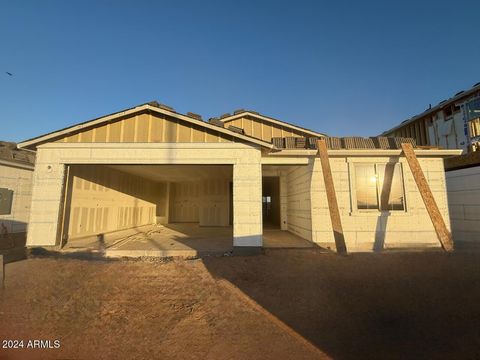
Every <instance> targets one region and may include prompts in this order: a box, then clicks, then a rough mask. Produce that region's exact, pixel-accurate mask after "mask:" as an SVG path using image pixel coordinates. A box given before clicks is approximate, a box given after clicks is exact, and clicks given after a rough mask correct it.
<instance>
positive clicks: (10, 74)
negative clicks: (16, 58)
mask: <svg viewBox="0 0 480 360" xmlns="http://www.w3.org/2000/svg"><path fill="white" fill-rule="evenodd" d="M5 74H7V75H8V76H13V74H12V73H11V72H8V71H5Z"/></svg>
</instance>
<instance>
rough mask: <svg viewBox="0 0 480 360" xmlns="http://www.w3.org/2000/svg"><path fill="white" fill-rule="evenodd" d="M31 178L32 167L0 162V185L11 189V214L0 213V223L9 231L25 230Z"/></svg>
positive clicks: (30, 195)
mask: <svg viewBox="0 0 480 360" xmlns="http://www.w3.org/2000/svg"><path fill="white" fill-rule="evenodd" d="M32 178H33V169H23V168H19V167H16V166H8V165H2V164H0V187H1V188H7V189H9V190H13V201H12V211H11V214H9V215H0V224H3V225H4V226H5V228H6V229H7V231H8V232H9V233H18V232H25V231H26V230H27V224H28V220H29V217H30V201H31V197H32ZM1 232H2V228H1V226H0V233H1Z"/></svg>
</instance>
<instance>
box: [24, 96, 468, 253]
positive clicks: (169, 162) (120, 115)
mask: <svg viewBox="0 0 480 360" xmlns="http://www.w3.org/2000/svg"><path fill="white" fill-rule="evenodd" d="M319 138H325V139H326V140H327V144H328V158H329V163H330V167H331V174H332V175H333V183H334V187H335V195H336V200H337V203H338V211H339V214H340V219H341V223H342V226H343V233H344V240H345V243H346V246H347V249H348V250H349V251H355V250H372V249H382V248H397V247H413V246H415V247H416V246H434V247H435V246H440V245H439V242H438V239H437V235H436V231H435V228H434V226H433V225H432V221H431V220H430V217H429V213H428V212H427V208H426V206H425V204H424V202H423V201H422V198H421V194H420V192H419V190H418V187H417V184H416V182H415V181H414V177H413V176H412V171H411V170H410V167H409V166H408V164H407V162H406V158H405V156H404V155H403V153H402V149H401V147H400V142H402V141H409V140H406V139H403V140H402V139H395V138H342V139H340V138H329V137H325V134H323V133H320V132H317V131H313V130H309V129H306V128H303V127H301V126H298V125H294V124H290V123H287V122H284V121H280V120H277V119H273V118H271V117H267V116H264V115H261V114H259V113H257V112H253V111H246V110H239V111H236V112H234V113H233V114H225V115H223V116H221V117H220V118H213V119H210V120H209V121H203V120H202V119H201V117H200V116H199V115H197V114H193V113H187V114H180V113H178V112H176V111H174V110H173V109H172V108H170V107H168V106H165V105H162V104H159V103H157V102H151V103H147V104H143V105H140V106H137V107H134V108H130V109H127V110H124V111H121V112H117V113H114V114H111V115H107V116H102V117H100V118H97V119H94V120H90V121H87V122H84V123H81V124H78V125H74V126H70V127H67V128H64V129H61V130H58V131H54V132H51V133H49V134H46V135H42V136H38V137H36V138H33V139H30V140H26V141H24V142H22V143H21V144H19V146H20V147H21V148H23V149H26V150H30V151H34V152H36V158H37V160H36V167H35V174H34V185H33V196H32V206H31V216H30V225H29V232H28V239H27V245H28V246H30V247H35V246H41V247H62V246H65V244H68V243H72V242H75V241H76V239H81V238H85V237H99V238H100V239H102V238H103V236H105V234H110V233H112V232H116V231H120V230H122V231H123V230H128V229H130V228H135V227H141V226H144V225H149V224H163V225H167V226H168V225H169V224H196V225H197V226H198V229H200V228H212V229H218V231H223V230H225V229H227V230H228V229H230V230H231V232H230V233H228V231H227V232H226V234H227V235H228V234H230V235H228V236H229V241H230V243H231V245H232V246H233V247H235V248H236V247H249V248H250V247H262V244H263V234H264V230H265V229H270V228H275V229H278V230H279V231H284V232H286V233H287V232H288V233H291V234H294V235H295V236H297V237H300V238H303V239H305V240H306V241H308V242H312V243H313V244H316V245H318V246H321V247H325V248H331V249H335V236H334V231H333V228H332V221H331V220H330V219H331V215H330V212H329V210H330V209H331V207H330V208H329V202H328V199H327V191H326V185H325V184H326V182H325V181H324V173H323V171H322V166H321V161H320V158H319V157H318V153H319V151H317V143H316V141H317V139H319ZM414 152H415V155H416V157H417V159H418V161H419V163H420V165H421V169H422V170H423V173H424V174H425V178H426V179H427V181H428V184H429V186H430V189H431V193H432V194H433V197H434V199H435V201H436V204H437V205H438V209H439V211H440V213H441V216H442V217H443V219H444V222H445V224H446V226H447V228H449V226H450V225H449V214H448V206H447V196H446V189H445V171H444V167H443V158H444V157H447V156H451V155H457V154H459V151H458V150H441V149H429V148H419V147H416V148H415V150H414ZM222 229H223V230H222Z"/></svg>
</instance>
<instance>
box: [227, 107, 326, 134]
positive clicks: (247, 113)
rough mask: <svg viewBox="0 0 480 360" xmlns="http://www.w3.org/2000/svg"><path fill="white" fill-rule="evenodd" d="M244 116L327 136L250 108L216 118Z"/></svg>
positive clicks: (232, 118) (229, 118)
mask: <svg viewBox="0 0 480 360" xmlns="http://www.w3.org/2000/svg"><path fill="white" fill-rule="evenodd" d="M245 116H250V117H254V118H256V119H259V120H263V121H266V122H269V123H272V124H276V125H280V126H284V127H287V128H290V129H294V130H297V131H301V132H304V133H306V134H309V135H312V136H317V137H318V136H327V135H326V134H324V133H319V132H316V131H313V130H310V129H306V128H304V127H301V126H298V125H294V124H291V123H288V122H286V121H282V120H278V119H274V118H272V117H269V116H265V115H261V114H259V113H257V112H255V111H250V110H240V111H235V112H234V113H233V115H229V116H224V117H220V119H218V120H220V121H222V122H228V121H232V120H235V119H239V118H242V117H245Z"/></svg>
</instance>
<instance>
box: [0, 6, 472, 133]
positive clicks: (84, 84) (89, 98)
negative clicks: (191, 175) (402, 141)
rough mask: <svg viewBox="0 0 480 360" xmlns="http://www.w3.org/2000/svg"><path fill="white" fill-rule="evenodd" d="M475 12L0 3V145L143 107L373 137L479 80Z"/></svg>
mask: <svg viewBox="0 0 480 360" xmlns="http://www.w3.org/2000/svg"><path fill="white" fill-rule="evenodd" d="M479 13H480V2H478V1H455V2H453V1H449V2H446V1H442V0H440V1H423V2H422V1H418V0H417V1H368V0H367V1H362V2H358V1H351V2H341V1H288V2H287V1H262V0H258V1H245V0H244V1H208V0H205V1H102V0H100V1H91V2H89V1H77V2H74V1H49V0H44V1H20V0H19V1H13V0H12V1H3V2H2V9H1V11H0V37H1V41H0V122H1V124H2V127H1V129H2V130H1V132H0V138H1V139H3V140H10V141H20V140H25V139H27V138H30V137H34V136H37V135H40V134H43V133H46V132H50V131H53V130H56V129H59V128H63V127H66V126H68V125H72V124H75V123H78V122H82V121H86V120H89V119H92V118H95V117H99V116H102V115H105V114H109V113H112V112H116V111H119V110H122V109H125V108H128V107H132V106H134V105H137V104H140V103H144V102H148V101H151V100H158V101H160V102H162V103H165V104H168V105H170V106H172V107H174V108H175V109H176V110H177V111H179V112H183V113H185V112H188V111H191V112H195V113H199V114H202V115H203V117H204V119H208V118H209V117H212V116H218V115H220V114H223V113H226V112H231V111H233V110H235V109H239V108H246V109H252V110H256V111H259V112H261V113H262V114H265V115H269V116H272V117H275V118H278V119H282V120H285V121H288V122H293V123H297V124H299V125H301V126H304V127H308V128H312V129H314V130H317V131H321V132H325V133H327V134H330V135H332V136H334V135H335V136H347V135H364V136H369V135H377V134H378V133H380V132H381V131H383V130H386V129H388V128H390V127H392V126H393V125H395V124H397V123H399V122H400V121H402V120H404V119H406V118H408V117H410V116H412V115H415V114H417V113H420V112H422V111H423V110H424V109H426V108H427V107H428V104H429V103H431V104H436V103H438V102H439V101H441V100H443V99H446V98H448V97H450V96H452V95H453V94H455V93H456V92H457V91H459V90H463V89H467V88H469V87H471V86H472V85H473V84H474V83H476V82H478V81H480V66H479V59H480V42H479V37H478V19H479ZM7 71H8V72H11V73H13V76H9V75H7V74H6V73H5V72H7Z"/></svg>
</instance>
